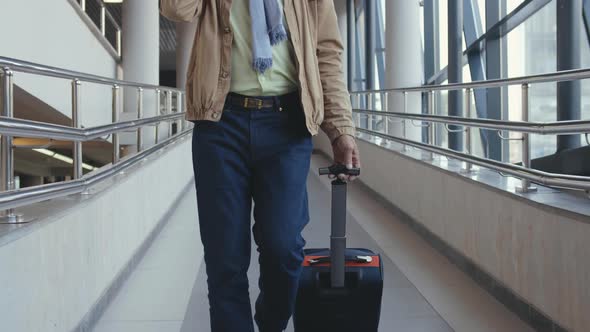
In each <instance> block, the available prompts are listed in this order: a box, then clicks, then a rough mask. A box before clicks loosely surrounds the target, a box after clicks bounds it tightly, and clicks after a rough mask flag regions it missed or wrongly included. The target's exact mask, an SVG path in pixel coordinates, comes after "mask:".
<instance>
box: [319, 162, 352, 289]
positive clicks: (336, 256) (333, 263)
mask: <svg viewBox="0 0 590 332" xmlns="http://www.w3.org/2000/svg"><path fill="white" fill-rule="evenodd" d="M360 173H361V170H360V169H359V168H353V169H348V168H347V167H346V166H344V165H339V164H336V165H332V166H330V167H324V168H320V175H327V174H331V175H339V174H345V175H354V176H358V175H360ZM345 251H346V182H344V181H342V180H340V179H335V180H334V181H332V233H331V235H330V277H331V285H332V288H342V287H344V276H345V264H346V258H345Z"/></svg>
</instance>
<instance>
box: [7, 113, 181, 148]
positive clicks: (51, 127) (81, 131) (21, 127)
mask: <svg viewBox="0 0 590 332" xmlns="http://www.w3.org/2000/svg"><path fill="white" fill-rule="evenodd" d="M184 115H185V113H184V112H183V113H174V114H166V115H158V116H154V117H149V118H143V119H138V120H129V121H121V122H117V123H113V124H107V125H102V126H96V127H88V128H72V127H68V126H62V125H56V124H49V123H43V122H37V121H31V120H22V119H14V118H6V117H2V116H0V133H2V134H3V135H10V136H21V137H31V138H49V139H54V140H64V141H73V142H88V141H92V140H95V139H97V138H101V137H102V136H105V135H110V134H114V133H119V132H122V131H128V130H132V129H138V128H141V127H145V126H148V125H152V124H158V123H160V122H168V121H177V120H180V119H183V118H184Z"/></svg>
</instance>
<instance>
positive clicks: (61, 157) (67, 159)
mask: <svg viewBox="0 0 590 332" xmlns="http://www.w3.org/2000/svg"><path fill="white" fill-rule="evenodd" d="M33 150H34V151H37V152H39V153H42V154H44V155H46V156H49V157H53V158H55V159H57V160H61V161H63V162H65V163H68V164H73V163H74V160H73V159H72V158H70V157H67V156H64V155H62V154H59V153H57V152H53V151H51V150H48V149H33ZM82 168H84V169H87V170H89V171H94V170H95V169H97V167H94V166H91V165H88V164H86V163H82Z"/></svg>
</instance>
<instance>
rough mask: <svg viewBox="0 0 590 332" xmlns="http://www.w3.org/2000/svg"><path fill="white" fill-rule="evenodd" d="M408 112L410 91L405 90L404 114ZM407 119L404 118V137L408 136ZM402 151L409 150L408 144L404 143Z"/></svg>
mask: <svg viewBox="0 0 590 332" xmlns="http://www.w3.org/2000/svg"><path fill="white" fill-rule="evenodd" d="M407 113H408V92H407V91H404V114H407ZM406 121H407V120H406V119H402V135H403V136H402V137H403V138H406V139H407V138H408V133H407V128H406ZM402 151H404V152H406V151H408V146H407V145H405V144H404V146H403V149H402Z"/></svg>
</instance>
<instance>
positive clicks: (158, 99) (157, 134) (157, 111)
mask: <svg viewBox="0 0 590 332" xmlns="http://www.w3.org/2000/svg"><path fill="white" fill-rule="evenodd" d="M160 103H161V100H160V89H156V116H159V115H160V111H161V109H160ZM155 127H156V139H155V141H154V143H155V144H158V141H159V137H158V136H159V135H160V123H159V122H158V123H156V126H155Z"/></svg>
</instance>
